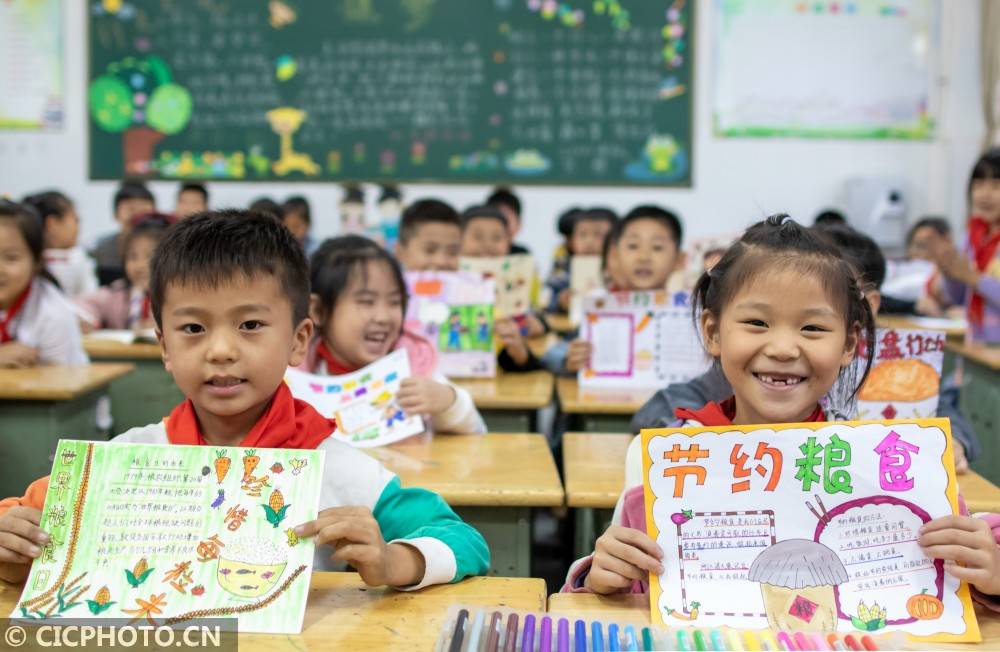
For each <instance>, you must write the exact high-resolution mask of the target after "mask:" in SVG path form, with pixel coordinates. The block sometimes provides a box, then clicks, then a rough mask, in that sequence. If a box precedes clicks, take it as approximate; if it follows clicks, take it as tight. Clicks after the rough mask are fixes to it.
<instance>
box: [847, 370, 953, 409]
mask: <svg viewBox="0 0 1000 652" xmlns="http://www.w3.org/2000/svg"><path fill="white" fill-rule="evenodd" d="M940 390H941V377H940V375H939V374H938V372H937V370H935V369H934V367H932V366H931V365H929V364H927V363H926V362H923V361H921V360H885V361H883V362H880V363H879V364H877V365H875V366H874V367H872V370H871V373H870V374H869V375H868V379H867V380H866V381H865V384H864V387H862V388H861V391H860V392H858V418H859V419H894V418H910V417H917V418H919V417H932V416H934V414H935V412H936V410H937V404H938V393H939V392H940ZM887 404H888V405H887Z"/></svg>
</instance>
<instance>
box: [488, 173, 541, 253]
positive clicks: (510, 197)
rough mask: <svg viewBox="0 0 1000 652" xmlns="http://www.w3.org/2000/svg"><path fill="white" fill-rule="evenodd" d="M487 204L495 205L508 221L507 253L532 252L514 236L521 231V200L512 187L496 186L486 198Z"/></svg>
mask: <svg viewBox="0 0 1000 652" xmlns="http://www.w3.org/2000/svg"><path fill="white" fill-rule="evenodd" d="M486 205H487V206H493V207H494V208H497V209H499V210H500V213H501V214H502V215H503V217H504V220H506V223H507V236H508V238H509V239H510V245H509V246H508V249H507V251H505V252H504V254H503V255H506V254H530V253H531V251H530V250H529V249H528V248H527V247H525V246H524V245H519V244H517V243H515V242H514V238H516V237H517V234H518V233H520V231H521V200H520V199H518V197H517V195H515V194H514V191H512V190H511V189H510V188H496V189H494V191H493V193H492V194H491V195H490V196H489V197H487V198H486Z"/></svg>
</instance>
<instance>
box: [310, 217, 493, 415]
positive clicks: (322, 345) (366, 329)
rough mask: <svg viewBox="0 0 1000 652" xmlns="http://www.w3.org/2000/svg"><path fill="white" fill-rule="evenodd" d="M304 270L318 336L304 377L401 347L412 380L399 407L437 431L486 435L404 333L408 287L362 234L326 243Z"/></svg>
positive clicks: (467, 401) (433, 361) (346, 368)
mask: <svg viewBox="0 0 1000 652" xmlns="http://www.w3.org/2000/svg"><path fill="white" fill-rule="evenodd" d="M310 268H311V279H310V280H311V288H312V297H311V302H312V303H311V306H310V315H311V316H312V319H313V322H314V323H315V324H316V336H315V337H314V338H313V340H312V342H311V343H310V345H309V350H308V352H307V353H306V356H305V359H304V360H303V362H302V363H301V364H300V365H299V367H300V368H301V369H302V370H303V371H308V372H310V373H314V374H330V375H340V374H346V373H349V372H352V371H356V370H358V369H360V368H361V367H364V366H365V365H369V364H371V363H373V362H375V361H376V360H378V359H379V358H382V357H384V356H386V355H388V354H389V353H390V352H392V351H395V350H397V349H404V350H405V351H406V352H407V355H408V357H409V361H410V372H411V374H412V375H411V376H410V377H409V378H406V379H404V380H403V382H402V384H401V385H400V390H399V394H397V396H396V400H397V401H398V403H399V406H400V407H401V408H403V410H404V411H405V412H406V413H407V414H420V415H423V416H429V417H430V425H431V427H432V428H433V430H434V431H435V432H450V433H462V434H469V433H475V434H480V433H484V432H486V425H485V424H484V423H483V418H482V417H481V416H480V415H479V412H478V411H477V410H476V406H475V404H474V403H473V402H472V397H471V396H470V395H469V393H468V392H467V391H465V390H464V389H462V388H461V387H457V386H456V385H454V384H452V383H451V382H449V381H448V379H447V378H445V377H444V376H443V375H441V374H440V373H438V372H437V356H436V354H435V351H434V347H433V345H432V344H431V343H430V342H428V341H427V340H425V339H424V338H422V337H420V336H419V335H415V334H413V333H410V332H408V331H406V330H405V329H404V328H403V320H404V317H405V316H406V302H407V293H406V282H405V281H404V280H403V273H402V270H401V269H400V267H399V263H398V262H397V261H396V259H395V258H393V257H392V256H391V255H390V254H389V253H388V252H387V251H385V250H384V249H382V248H381V247H379V246H378V245H377V244H375V243H374V242H372V241H371V240H369V239H367V238H365V237H363V236H359V235H347V236H340V237H338V238H332V239H330V240H327V241H326V242H324V243H323V244H322V245H321V246H320V248H319V249H318V250H317V251H316V253H315V254H313V257H312V261H311V263H310Z"/></svg>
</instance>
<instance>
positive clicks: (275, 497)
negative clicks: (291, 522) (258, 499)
mask: <svg viewBox="0 0 1000 652" xmlns="http://www.w3.org/2000/svg"><path fill="white" fill-rule="evenodd" d="M261 507H263V508H264V515H265V516H266V517H267V522H268V523H270V524H271V525H272V526H274V527H278V524H279V523H281V522H282V521H283V520H285V514H286V512H288V508H289V507H290V505H286V504H285V497H284V496H283V495H282V493H281V491H280V490H278V489H274V490H273V491H272V492H271V496H270V497H269V498H268V499H267V504H266V505H261Z"/></svg>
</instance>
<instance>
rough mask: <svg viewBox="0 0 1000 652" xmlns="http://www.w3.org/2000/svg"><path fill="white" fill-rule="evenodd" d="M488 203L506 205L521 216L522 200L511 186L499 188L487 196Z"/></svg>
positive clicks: (490, 204)
mask: <svg viewBox="0 0 1000 652" xmlns="http://www.w3.org/2000/svg"><path fill="white" fill-rule="evenodd" d="M486 204H487V205H489V206H506V207H507V208H509V209H511V210H512V211H514V213H515V214H516V215H517V216H518V218H520V217H521V200H520V199H518V198H517V195H515V194H514V191H513V190H511V189H510V188H497V189H496V190H494V191H493V192H492V194H490V196H489V197H487V198H486Z"/></svg>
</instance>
